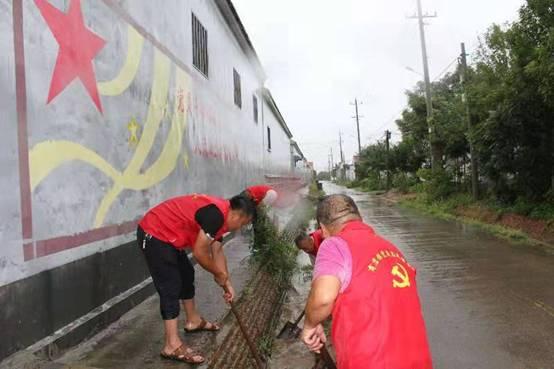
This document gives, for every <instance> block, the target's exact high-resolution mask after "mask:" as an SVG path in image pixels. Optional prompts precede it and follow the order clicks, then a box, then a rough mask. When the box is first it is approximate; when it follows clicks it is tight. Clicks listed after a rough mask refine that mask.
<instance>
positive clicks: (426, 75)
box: [410, 0, 440, 169]
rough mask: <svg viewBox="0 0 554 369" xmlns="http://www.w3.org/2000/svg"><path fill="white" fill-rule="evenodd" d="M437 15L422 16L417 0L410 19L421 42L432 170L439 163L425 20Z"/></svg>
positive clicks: (418, 0) (419, 3) (419, 2)
mask: <svg viewBox="0 0 554 369" xmlns="http://www.w3.org/2000/svg"><path fill="white" fill-rule="evenodd" d="M436 17H437V14H436V13H435V14H433V15H430V14H427V13H426V14H423V11H422V9H421V0H417V15H415V16H412V17H410V18H413V19H417V20H418V24H419V38H420V40H421V55H422V57H423V78H424V80H425V104H426V106H427V127H428V130H429V147H430V149H431V166H432V168H433V169H435V168H436V166H437V165H438V164H439V163H440V158H436V157H435V155H436V153H435V151H434V150H433V143H432V141H433V103H432V100H431V80H430V78H429V60H428V58H427V45H426V43H425V23H424V21H423V20H424V19H425V18H436Z"/></svg>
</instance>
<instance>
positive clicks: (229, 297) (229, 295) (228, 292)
mask: <svg viewBox="0 0 554 369" xmlns="http://www.w3.org/2000/svg"><path fill="white" fill-rule="evenodd" d="M223 290H224V291H225V293H224V294H223V298H224V299H225V301H226V302H227V303H231V302H233V300H234V299H235V289H234V288H233V285H231V282H230V281H229V280H227V283H226V284H225V286H223Z"/></svg>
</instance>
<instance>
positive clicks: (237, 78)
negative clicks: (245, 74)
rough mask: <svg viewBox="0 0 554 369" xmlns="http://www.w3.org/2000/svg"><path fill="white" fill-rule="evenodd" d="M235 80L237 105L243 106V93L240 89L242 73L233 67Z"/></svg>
mask: <svg viewBox="0 0 554 369" xmlns="http://www.w3.org/2000/svg"><path fill="white" fill-rule="evenodd" d="M233 81H234V86H235V89H234V90H235V105H236V106H238V107H239V108H242V93H241V91H240V74H239V73H238V72H237V71H236V69H234V68H233Z"/></svg>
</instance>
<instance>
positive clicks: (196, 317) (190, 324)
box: [181, 299, 219, 329]
mask: <svg viewBox="0 0 554 369" xmlns="http://www.w3.org/2000/svg"><path fill="white" fill-rule="evenodd" d="M181 303H182V305H183V310H184V311H185V315H186V320H185V328H186V329H195V328H197V327H198V326H199V325H200V323H202V317H201V316H200V313H198V310H196V304H195V303H194V299H189V300H181ZM210 327H215V328H216V329H219V327H218V326H217V324H213V323H210V322H208V324H207V326H206V328H210Z"/></svg>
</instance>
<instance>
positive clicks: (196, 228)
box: [139, 194, 230, 249]
mask: <svg viewBox="0 0 554 369" xmlns="http://www.w3.org/2000/svg"><path fill="white" fill-rule="evenodd" d="M210 204H214V205H215V206H217V208H218V209H219V210H220V211H221V213H222V214H223V217H224V219H225V220H227V215H228V214H229V209H230V203H229V201H228V200H225V199H221V198H218V197H212V196H208V195H202V194H193V195H186V196H179V197H174V198H172V199H169V200H167V201H164V202H162V203H161V204H159V205H157V206H156V207H154V208H152V209H150V210H149V211H148V212H147V213H146V215H145V216H144V217H143V218H142V220H141V221H140V222H139V225H140V227H141V228H142V229H143V230H144V231H145V232H146V233H149V234H151V235H152V236H154V237H156V238H157V239H159V240H160V241H163V242H167V243H170V244H171V245H173V246H175V247H176V248H177V249H182V248H185V247H193V246H194V242H196V238H197V237H198V232H200V225H199V224H198V223H197V222H196V220H195V218H194V216H195V214H196V211H198V209H200V208H203V207H204V206H207V205H210ZM226 232H227V225H226V222H224V223H223V226H222V227H221V228H220V229H219V231H218V232H217V234H216V235H215V236H214V239H218V238H220V237H221V236H223V234H224V233H226Z"/></svg>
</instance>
